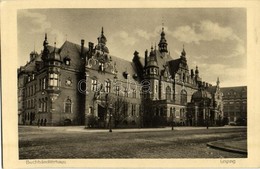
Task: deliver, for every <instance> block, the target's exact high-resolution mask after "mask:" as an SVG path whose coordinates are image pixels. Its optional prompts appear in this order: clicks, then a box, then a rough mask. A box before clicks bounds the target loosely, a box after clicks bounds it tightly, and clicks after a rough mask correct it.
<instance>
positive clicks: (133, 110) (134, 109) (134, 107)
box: [132, 104, 136, 116]
mask: <svg viewBox="0 0 260 169" xmlns="http://www.w3.org/2000/svg"><path fill="white" fill-rule="evenodd" d="M135 112H136V105H135V104H132V116H135Z"/></svg>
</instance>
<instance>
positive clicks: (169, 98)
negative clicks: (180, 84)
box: [166, 86, 171, 100]
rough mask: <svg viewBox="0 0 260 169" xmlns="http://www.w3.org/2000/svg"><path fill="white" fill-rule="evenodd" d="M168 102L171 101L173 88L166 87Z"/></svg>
mask: <svg viewBox="0 0 260 169" xmlns="http://www.w3.org/2000/svg"><path fill="white" fill-rule="evenodd" d="M166 100H171V88H170V87H169V86H167V87H166Z"/></svg>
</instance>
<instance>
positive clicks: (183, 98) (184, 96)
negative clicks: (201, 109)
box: [181, 90, 187, 104]
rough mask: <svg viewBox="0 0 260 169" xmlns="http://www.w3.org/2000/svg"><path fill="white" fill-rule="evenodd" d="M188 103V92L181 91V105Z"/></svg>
mask: <svg viewBox="0 0 260 169" xmlns="http://www.w3.org/2000/svg"><path fill="white" fill-rule="evenodd" d="M186 103H187V92H186V91H185V90H182V91H181V104H186Z"/></svg>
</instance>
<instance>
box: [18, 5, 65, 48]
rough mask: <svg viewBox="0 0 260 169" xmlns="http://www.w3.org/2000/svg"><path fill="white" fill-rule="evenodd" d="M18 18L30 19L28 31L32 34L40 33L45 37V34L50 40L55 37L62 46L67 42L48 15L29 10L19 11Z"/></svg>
mask: <svg viewBox="0 0 260 169" xmlns="http://www.w3.org/2000/svg"><path fill="white" fill-rule="evenodd" d="M18 17H23V18H27V19H28V21H29V22H30V25H31V26H30V29H29V30H28V32H29V33H30V34H35V33H40V34H43V35H44V33H47V34H48V38H49V37H53V40H55V41H56V43H57V45H59V44H62V43H63V42H64V41H65V36H64V34H63V33H62V32H61V31H59V30H58V29H55V28H53V27H52V24H51V23H50V22H49V21H48V20H47V17H46V15H44V14H41V13H37V12H32V11H29V10H21V11H19V15H18ZM28 24H29V23H28Z"/></svg>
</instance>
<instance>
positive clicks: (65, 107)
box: [18, 28, 223, 127]
mask: <svg viewBox="0 0 260 169" xmlns="http://www.w3.org/2000/svg"><path fill="white" fill-rule="evenodd" d="M97 40H98V41H97V44H96V45H94V43H92V42H89V43H88V46H85V41H84V40H81V44H80V45H78V44H74V43H71V42H69V41H65V43H64V44H63V45H62V46H61V47H60V48H57V47H56V44H55V43H54V45H53V46H51V45H49V43H48V39H47V34H45V39H44V41H43V51H42V52H41V53H40V54H38V53H37V52H35V51H33V52H32V53H31V54H30V61H29V62H28V63H27V64H26V65H25V66H21V67H20V68H19V69H18V107H19V110H18V115H19V123H20V124H28V125H33V124H38V125H86V126H87V127H108V125H112V126H113V127H152V126H164V125H169V124H172V123H174V124H175V125H199V124H200V123H198V122H196V120H195V119H198V118H197V117H195V116H199V115H201V112H203V111H204V109H198V110H196V112H198V113H195V111H194V109H196V108H195V107H196V106H199V105H200V104H199V103H197V102H200V99H201V98H198V95H201V94H198V92H201V91H206V92H207V93H208V94H206V95H210V96H209V98H208V99H209V100H210V101H209V102H210V104H208V105H207V106H206V107H208V109H209V110H210V112H211V114H212V116H210V117H211V121H212V124H216V121H217V120H218V119H219V118H221V119H222V118H223V110H222V109H223V106H222V97H221V96H222V94H221V91H220V90H219V80H218V81H217V84H216V86H212V85H211V84H209V83H207V82H203V81H202V78H201V77H200V75H199V69H198V66H197V67H196V68H195V69H189V66H188V64H187V54H186V51H185V49H184V48H183V50H182V52H181V54H180V56H179V57H178V58H177V59H174V58H173V57H172V56H171V55H170V53H169V52H168V48H167V46H168V43H167V40H166V35H165V32H164V28H162V31H161V35H160V40H159V43H158V46H152V47H151V49H150V51H148V50H146V51H144V56H141V55H140V54H139V52H137V51H135V52H134V53H133V59H132V61H127V60H124V59H122V58H119V57H116V56H113V55H111V54H110V51H109V48H108V47H107V39H106V37H105V35H104V31H103V28H102V30H101V34H100V36H99V37H98V38H97ZM196 93H197V94H196ZM202 95H203V94H202ZM200 97H202V98H203V96H200ZM189 103H190V106H188V104H189ZM192 105H193V106H192ZM188 107H189V108H188ZM204 107H205V105H204ZM191 112H194V113H191ZM199 112H200V113H199ZM195 114H196V115H195ZM202 114H203V113H202ZM204 114H205V113H204ZM202 116H203V115H202ZM204 117H205V116H204ZM204 120H205V119H204ZM201 124H202V125H203V124H204V122H203V123H201Z"/></svg>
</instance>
